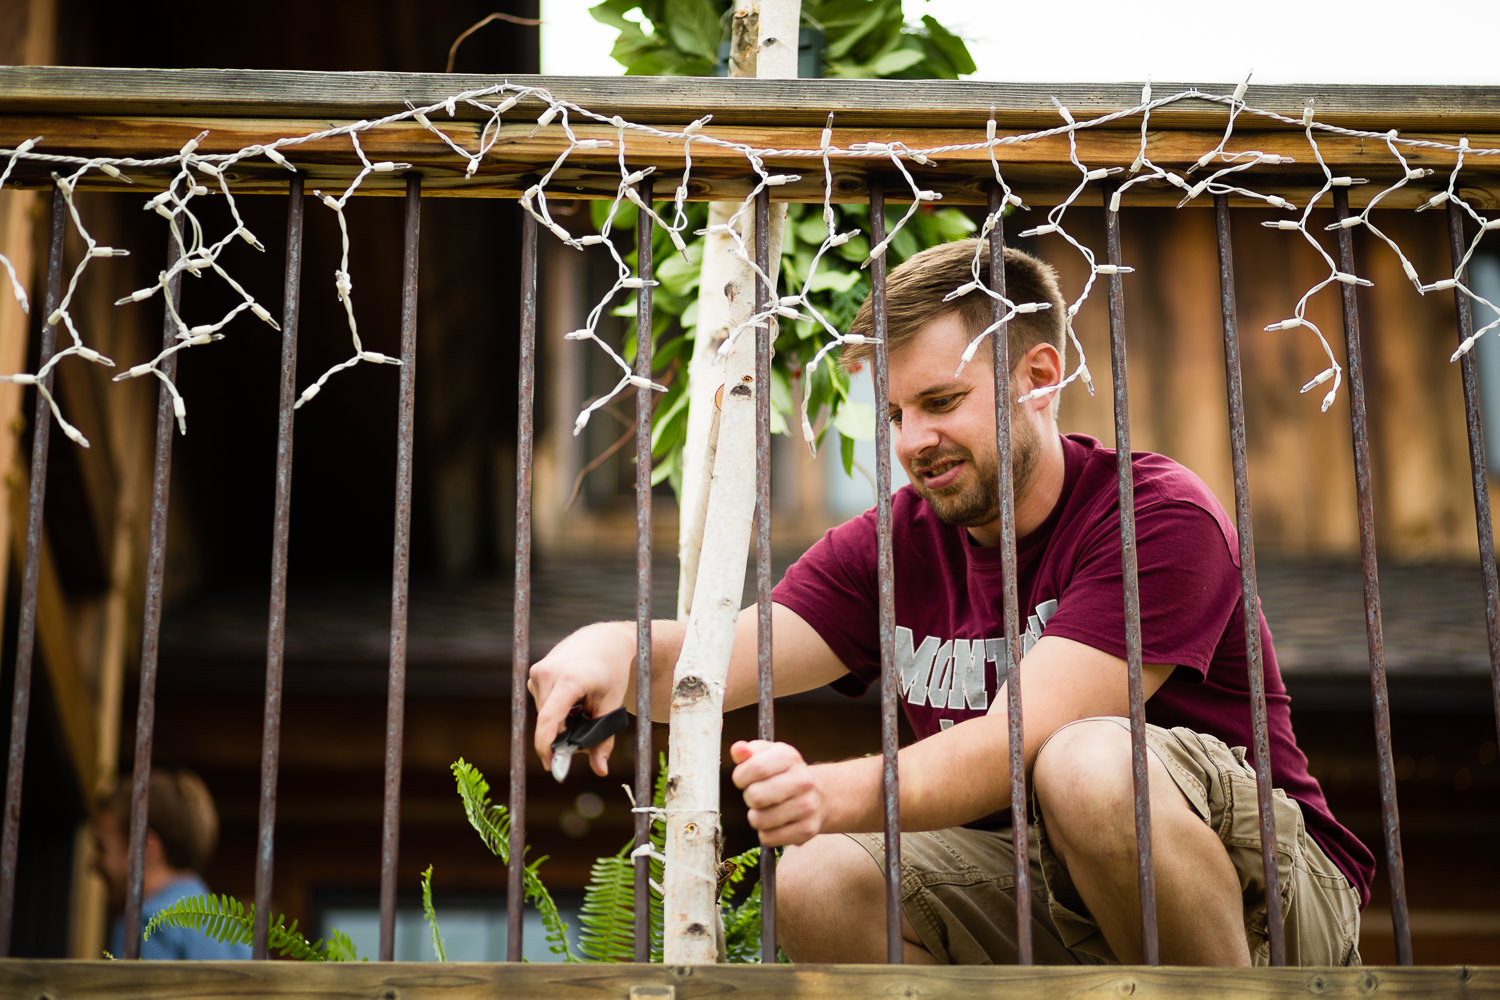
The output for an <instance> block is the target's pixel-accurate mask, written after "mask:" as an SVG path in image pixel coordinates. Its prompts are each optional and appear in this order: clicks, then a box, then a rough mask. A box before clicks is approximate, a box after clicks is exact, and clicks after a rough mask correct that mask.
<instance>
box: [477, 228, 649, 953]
mask: <svg viewBox="0 0 1500 1000" xmlns="http://www.w3.org/2000/svg"><path fill="white" fill-rule="evenodd" d="M536 242H537V241H536V217H535V216H533V215H532V214H531V213H530V212H527V211H522V212H521V370H520V373H519V376H518V380H519V382H520V384H519V385H518V386H517V397H518V398H517V402H516V577H515V581H516V582H515V606H514V626H513V627H514V631H513V632H512V633H511V636H512V638H511V644H510V649H511V654H510V804H509V809H510V865H509V869H508V870H507V872H506V883H505V923H506V927H505V940H506V943H505V959H506V961H508V962H519V961H520V960H521V924H522V913H523V912H524V908H525V905H526V900H525V890H524V886H523V884H522V878H521V875H522V870H523V869H524V868H525V851H526V675H527V673H528V671H529V669H530V665H531V459H532V452H533V450H534V449H533V436H532V426H531V422H532V418H533V413H534V408H533V397H534V396H535V395H536V256H537V245H536ZM642 291H645V289H642Z"/></svg>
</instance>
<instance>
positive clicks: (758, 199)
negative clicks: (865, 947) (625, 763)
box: [755, 188, 776, 965]
mask: <svg viewBox="0 0 1500 1000" xmlns="http://www.w3.org/2000/svg"><path fill="white" fill-rule="evenodd" d="M755 266H756V268H757V269H758V270H759V272H760V273H759V275H758V276H757V277H756V281H755V314H756V315H757V316H760V317H762V318H761V321H760V322H759V323H757V324H756V326H755V386H756V388H755V514H756V518H755V612H756V619H755V620H756V631H755V635H756V667H757V671H758V673H757V683H758V685H759V699H758V708H757V715H756V724H757V734H758V735H759V736H760V738H761V739H763V740H774V739H775V738H776V716H775V708H774V707H773V705H774V703H773V701H772V697H773V695H772V689H771V322H770V319H769V318H767V316H768V313H769V312H770V310H771V288H770V287H769V286H768V285H767V284H766V280H767V279H769V277H770V275H771V193H770V191H769V190H767V189H766V188H762V189H761V191H760V193H759V194H758V195H756V196H755ZM760 891H761V908H760V957H761V962H762V963H763V964H765V965H775V964H776V852H775V851H761V852H760Z"/></svg>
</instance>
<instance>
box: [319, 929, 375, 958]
mask: <svg viewBox="0 0 1500 1000" xmlns="http://www.w3.org/2000/svg"><path fill="white" fill-rule="evenodd" d="M319 944H322V946H323V954H324V955H325V956H327V959H328V961H330V962H363V961H364V959H363V958H361V957H360V954H359V952H358V951H357V950H356V949H355V947H354V941H353V939H351V938H350V937H349V935H348V934H345V933H344V932H343V931H341V930H337V929H334V930H331V931H329V932H328V941H327V943H323V942H319Z"/></svg>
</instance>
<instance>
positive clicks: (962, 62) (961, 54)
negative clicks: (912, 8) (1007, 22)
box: [922, 14, 979, 76]
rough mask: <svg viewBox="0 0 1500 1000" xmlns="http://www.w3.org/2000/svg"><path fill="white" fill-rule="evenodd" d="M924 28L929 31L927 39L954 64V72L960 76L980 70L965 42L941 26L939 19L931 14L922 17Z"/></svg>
mask: <svg viewBox="0 0 1500 1000" xmlns="http://www.w3.org/2000/svg"><path fill="white" fill-rule="evenodd" d="M922 26H923V27H925V28H926V29H927V38H928V39H929V40H930V41H931V42H932V44H933V46H934V47H936V48H937V50H938V51H939V52H941V53H942V54H943V56H944V57H945V58H946V59H947V60H948V62H950V63H952V65H953V70H954V72H955V73H957V74H958V75H959V76H962V75H964V74H966V73H972V72H974V71H975V70H976V69H978V68H979V67H978V66H976V65H974V57H973V56H971V55H970V54H969V47H968V46H967V45H965V44H964V40H963V39H962V38H959V37H958V36H957V35H955V34H954V33H953V32H951V31H949V30H948V29H947V28H945V27H943V26H942V25H941V24H939V23H938V19H937V18H935V17H933V16H932V15H931V14H924V15H922Z"/></svg>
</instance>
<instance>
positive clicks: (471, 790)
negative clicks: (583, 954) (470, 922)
mask: <svg viewBox="0 0 1500 1000" xmlns="http://www.w3.org/2000/svg"><path fill="white" fill-rule="evenodd" d="M453 777H454V780H455V781H457V782H458V795H459V798H461V799H463V803H464V814H465V815H467V816H468V817H469V825H470V826H472V827H473V828H474V829H475V830H476V831H477V832H478V833H479V836H480V838H481V839H482V840H483V841H484V844H485V846H486V847H488V848H489V849H490V852H491V853H492V854H494V855H495V856H496V857H498V858H499V859H500V861H501V863H503V864H510V811H509V810H507V809H506V808H505V807H504V806H503V805H497V804H496V803H493V802H491V801H490V783H489V782H488V781H486V780H485V779H484V775H483V774H481V773H480V772H479V769H478V768H477V767H475V766H474V765H472V764H470V763H468V762H467V761H465V760H464V759H463V758H462V757H460V758H459V759H458V760H456V761H454V762H453ZM524 853H525V852H524V850H523V852H522V854H523V857H524ZM546 860H547V859H546V857H540V858H537V859H536V860H535V861H533V862H532V863H531V864H530V865H527V866H526V867H524V868H522V869H521V886H522V890H523V892H524V896H525V899H526V901H527V902H529V903H531V904H533V905H534V906H535V907H536V910H537V913H538V914H539V915H540V916H541V918H542V926H543V927H545V928H546V930H547V947H548V948H549V949H550V950H551V951H552V954H554V955H561V956H563V960H564V961H566V962H576V961H578V956H576V955H574V954H573V950H572V948H571V947H570V946H569V945H568V925H567V922H566V921H564V920H563V918H562V914H561V913H559V912H558V910H557V903H556V902H554V901H553V899H552V894H551V893H550V892H548V891H547V887H546V886H545V885H543V884H542V880H541V877H540V876H539V875H537V871H536V870H537V867H538V866H539V865H541V863H542V862H543V861H546ZM507 919H509V917H508V918H507ZM514 919H516V920H520V919H521V914H519V913H517V914H515V915H514Z"/></svg>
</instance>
